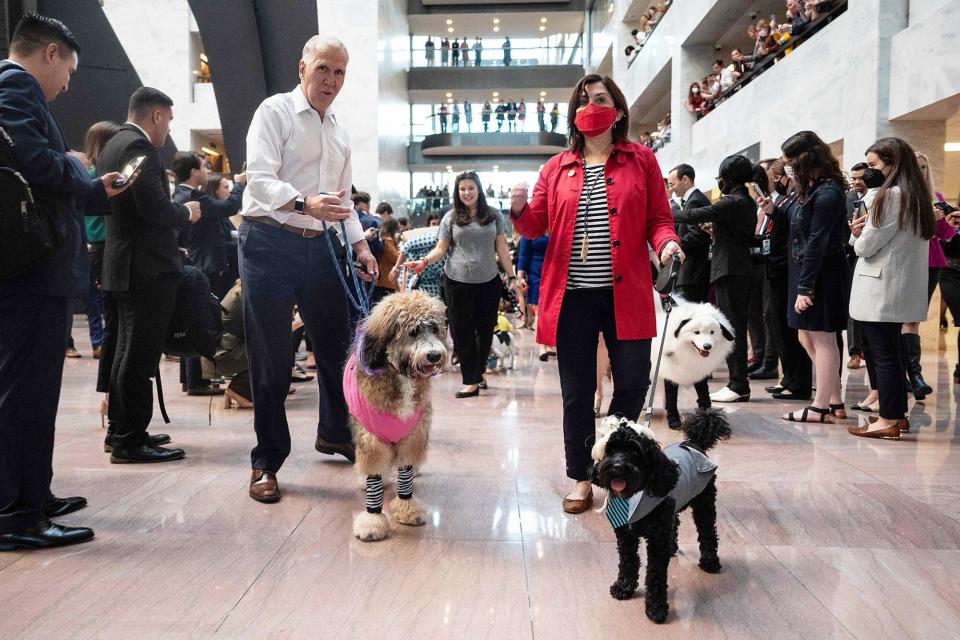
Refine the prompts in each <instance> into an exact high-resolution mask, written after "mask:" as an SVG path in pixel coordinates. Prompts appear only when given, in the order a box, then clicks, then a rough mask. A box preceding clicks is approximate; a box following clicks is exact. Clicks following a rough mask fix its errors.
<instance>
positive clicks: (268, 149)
mask: <svg viewBox="0 0 960 640" xmlns="http://www.w3.org/2000/svg"><path fill="white" fill-rule="evenodd" d="M348 58H349V56H348V53H347V50H346V47H344V45H343V43H342V42H340V41H339V40H336V39H334V38H323V37H320V36H314V37H313V38H311V39H310V40H308V41H307V43H306V45H304V47H303V55H302V57H301V59H300V84H299V85H298V86H297V87H296V88H295V89H294V90H293V91H291V92H290V93H281V94H277V95H275V96H271V97H270V98H267V99H266V100H264V101H263V103H262V104H261V105H260V107H259V108H258V109H257V111H256V113H255V114H254V115H253V121H252V122H251V123H250V130H249V132H248V133H247V189H246V191H245V192H244V194H243V209H242V211H241V213H242V214H243V216H244V222H243V224H242V225H241V226H240V242H239V253H240V277H241V281H242V295H243V308H244V331H245V334H246V335H245V341H246V350H247V359H248V360H249V363H250V382H251V387H252V390H253V407H254V409H253V412H254V429H255V430H256V433H257V446H256V447H254V449H253V451H251V453H250V458H251V466H252V468H253V473H252V476H251V480H250V490H249V493H250V497H251V498H253V499H254V500H258V501H260V502H276V501H278V500H279V499H280V497H281V491H280V487H279V484H278V482H277V476H276V474H277V471H279V469H280V467H281V466H282V465H283V461H284V460H285V459H286V457H287V455H288V454H289V453H290V430H289V428H288V426H287V416H286V412H285V410H284V406H283V403H284V399H285V398H286V396H287V391H288V389H289V386H290V368H291V366H292V365H293V351H292V349H291V344H290V322H291V319H292V318H293V306H294V304H296V305H297V307H298V309H299V311H300V317H301V318H302V319H303V321H304V323H305V325H306V331H307V335H308V336H309V337H310V341H311V342H312V343H313V351H314V354H315V355H316V361H317V382H318V384H319V387H320V416H319V422H318V426H317V441H316V445H315V446H316V449H317V450H318V451H320V452H321V453H325V454H329V455H333V454H340V455H343V456H344V457H346V458H347V459H348V460H350V461H351V462H352V461H353V444H352V443H351V439H350V431H349V428H348V426H347V406H346V402H345V401H344V398H343V390H342V388H341V372H342V367H343V363H344V362H345V361H346V359H347V356H346V354H347V350H348V349H349V346H350V340H351V338H352V327H351V325H350V323H349V313H348V306H347V305H348V301H347V297H346V293H345V292H344V290H343V286H342V284H341V281H340V278H339V276H338V275H337V273H336V271H337V269H338V268H339V262H338V260H339V259H340V257H342V253H343V249H342V245H341V241H343V242H349V243H350V244H351V245H352V246H353V250H354V251H355V253H356V257H357V259H358V260H359V261H360V262H361V263H362V264H363V265H364V267H365V268H366V271H367V273H368V274H369V275H368V276H367V275H365V276H364V277H365V278H369V276H372V277H373V278H376V277H377V261H376V259H375V258H374V257H373V255H372V254H371V252H370V250H369V248H368V247H367V242H366V240H364V234H363V228H362V227H361V225H360V221H359V220H358V219H357V215H356V213H355V212H354V211H353V209H352V207H351V205H350V200H349V190H350V185H351V181H352V179H353V177H352V171H351V167H350V143H349V140H348V138H347V132H346V131H345V130H344V129H343V127H342V126H341V125H340V124H339V122H338V120H337V117H336V115H334V113H333V110H332V109H331V108H330V105H331V104H332V103H333V101H334V99H335V98H336V97H337V94H338V93H339V92H340V89H341V87H343V80H344V77H345V76H346V71H347V62H348ZM341 223H342V224H343V229H344V230H345V232H346V238H338V236H337V235H336V234H335V233H334V230H336V231H337V232H340V229H341ZM325 226H326V227H328V228H329V231H326V232H325V231H324V229H325ZM325 235H328V236H329V237H330V239H331V240H332V244H333V246H334V247H335V254H331V252H330V249H329V244H328V242H327V239H326V238H325Z"/></svg>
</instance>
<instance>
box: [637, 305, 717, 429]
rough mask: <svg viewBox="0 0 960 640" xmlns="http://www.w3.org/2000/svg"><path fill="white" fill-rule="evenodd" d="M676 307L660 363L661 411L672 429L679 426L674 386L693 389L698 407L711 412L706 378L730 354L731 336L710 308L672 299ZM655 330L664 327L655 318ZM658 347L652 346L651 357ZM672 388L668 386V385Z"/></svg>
mask: <svg viewBox="0 0 960 640" xmlns="http://www.w3.org/2000/svg"><path fill="white" fill-rule="evenodd" d="M674 299H675V300H676V302H677V306H676V307H674V309H673V311H671V313H670V321H669V324H668V325H667V330H666V332H665V333H664V336H663V338H662V339H663V340H664V343H663V360H662V362H661V364H660V375H662V376H663V378H664V407H665V408H666V411H667V422H668V424H669V425H670V427H671V428H673V429H675V428H678V427H679V426H680V412H679V410H678V409H677V385H680V386H689V385H695V386H696V388H697V404H698V405H699V406H700V408H702V409H709V408H710V392H709V389H707V382H706V379H707V376H709V375H710V374H711V373H713V372H714V371H716V370H717V369H718V368H719V367H720V365H722V364H723V362H724V360H725V359H726V357H727V356H728V355H730V352H731V351H733V340H734V334H733V329H732V328H731V327H730V322H729V321H728V320H727V318H726V316H724V315H723V314H722V313H720V310H719V309H717V308H716V307H715V306H713V305H712V304H708V303H697V302H687V301H686V300H684V299H683V298H680V297H675V298H674ZM658 316H659V319H658V321H657V326H663V320H662V314H658ZM659 348H660V345H659V343H658V342H657V343H655V344H654V345H653V349H652V353H653V355H654V357H656V354H657V353H659ZM669 383H673V385H672V386H671V384H669Z"/></svg>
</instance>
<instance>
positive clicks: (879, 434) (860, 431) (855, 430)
mask: <svg viewBox="0 0 960 640" xmlns="http://www.w3.org/2000/svg"><path fill="white" fill-rule="evenodd" d="M847 432H849V433H850V434H851V435H854V436H860V437H861V438H882V439H884V440H899V439H900V423H899V422H898V423H897V424H895V425H893V426H892V427H886V428H885V429H876V430H874V431H868V430H867V429H865V428H863V427H847Z"/></svg>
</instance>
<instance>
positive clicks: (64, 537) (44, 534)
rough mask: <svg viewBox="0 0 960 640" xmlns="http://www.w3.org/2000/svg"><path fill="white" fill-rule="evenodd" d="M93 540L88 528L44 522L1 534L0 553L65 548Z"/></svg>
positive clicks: (90, 530) (91, 531)
mask: <svg viewBox="0 0 960 640" xmlns="http://www.w3.org/2000/svg"><path fill="white" fill-rule="evenodd" d="M88 540H93V529H87V528H86V527H65V526H63V525H60V524H54V523H53V522H50V521H49V520H43V521H41V522H40V524H38V525H37V526H36V527H33V528H31V529H24V530H23V531H15V532H13V533H4V534H0V551H13V550H15V549H49V548H50V547H65V546H67V545H68V544H79V543H81V542H87V541H88Z"/></svg>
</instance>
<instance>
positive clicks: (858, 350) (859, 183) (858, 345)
mask: <svg viewBox="0 0 960 640" xmlns="http://www.w3.org/2000/svg"><path fill="white" fill-rule="evenodd" d="M867 168H868V167H867V163H866V162H858V163H857V164H855V165H853V168H851V169H850V183H851V184H852V185H853V188H852V189H850V191H847V198H846V207H847V220H848V221H849V220H852V219H853V214H854V213H856V210H857V207H858V203H859V202H860V201H861V200H862V199H863V196H865V195H867V185H865V184H864V183H863V172H864V171H866V169H867ZM845 249H846V252H847V264H848V265H849V267H850V286H853V272H854V269H856V268H857V254H856V252H854V250H853V247H852V246H850V245H849V244H847V245H846V246H845ZM847 352H848V353H847V354H848V355H849V356H850V360H848V361H847V368H848V369H859V368H860V367H862V366H863V330H862V329H861V327H860V323H859V322H857V321H856V320H854V319H853V318H850V319H849V320H847Z"/></svg>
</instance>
